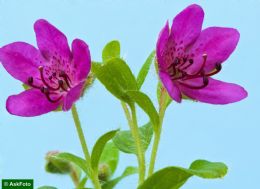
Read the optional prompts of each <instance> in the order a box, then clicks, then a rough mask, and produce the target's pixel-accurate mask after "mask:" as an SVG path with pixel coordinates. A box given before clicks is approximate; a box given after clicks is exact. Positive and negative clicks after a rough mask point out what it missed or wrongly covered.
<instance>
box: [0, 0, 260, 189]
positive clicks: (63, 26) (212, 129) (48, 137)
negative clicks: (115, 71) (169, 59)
mask: <svg viewBox="0 0 260 189" xmlns="http://www.w3.org/2000/svg"><path fill="white" fill-rule="evenodd" d="M192 3H198V4H200V5H201V6H202V7H203V8H204V10H205V13H206V15H205V22H204V28H205V27H208V26H228V27H235V28H238V30H239V31H240V33H241V40H240V42H239V45H238V47H237V49H236V51H235V53H233V55H232V56H231V57H230V58H229V60H228V61H227V62H226V63H225V64H224V66H223V71H222V72H221V73H220V74H218V75H217V77H216V78H219V79H222V80H225V81H229V82H234V83H238V84H240V85H243V86H244V87H245V88H246V89H247V90H248V92H249V97H248V98H247V99H246V100H244V101H242V102H239V103H236V104H231V105H226V106H213V105H208V104H202V103H193V102H184V103H182V104H176V103H173V104H171V106H170V107H169V108H168V110H167V113H166V117H165V122H164V127H163V135H162V140H161V144H160V150H159V154H158V161H157V164H156V168H157V169H159V168H163V167H165V166H170V165H179V166H184V167H188V166H189V164H190V163H191V162H192V161H193V160H196V159H207V160H211V161H223V162H225V163H226V164H227V165H228V166H229V173H228V175H227V176H226V177H225V178H224V179H220V180H203V179H199V178H195V177H194V178H192V179H190V180H189V182H188V183H187V184H186V185H185V186H184V187H183V188H184V189H193V188H199V189H208V188H210V189H220V188H222V189H232V188H233V189H234V188H235V189H244V188H260V183H259V169H260V161H259V160H260V149H259V143H260V137H259V135H260V124H259V122H260V116H259V113H260V112H259V108H258V107H259V105H260V98H259V96H260V90H259V87H260V86H259V70H260V63H259V61H260V60H259V57H258V56H259V44H260V38H259V34H260V24H259V18H260V12H259V7H260V1H258V0H248V1H244V0H219V1H213V0H211V1H191V0H182V1H177V0H176V1H172V0H157V1H155V0H143V1H140V0H132V1H126V0H125V1H123V0H96V1H95V0H88V1H84V0H75V1H72V0H60V1H58V0H42V1H34V0H27V1H18V0H0V46H2V45H5V44H8V43H11V42H14V41H26V42H28V43H31V44H34V45H35V44H36V42H35V35H34V31H33V23H34V22H35V21H36V20H37V19H39V18H45V19H47V20H49V21H50V22H51V23H53V24H54V25H56V26H57V27H58V28H59V29H60V30H62V31H63V32H64V33H65V34H66V35H67V37H68V39H69V41H70V42H71V41H72V40H73V39H74V38H81V39H84V40H85V41H86V42H87V43H88V44H89V46H90V49H91V54H92V58H93V60H100V59H101V50H102V48H103V46H104V45H105V44H106V43H107V42H108V41H110V40H113V39H118V40H120V42H121V46H122V55H123V56H124V57H125V58H126V60H127V61H128V64H129V66H130V67H131V68H132V70H133V72H134V73H135V74H137V73H138V70H139V69H140V67H141V65H142V63H143V62H144V60H145V59H146V57H147V56H148V54H149V53H150V52H151V51H152V50H153V49H154V47H155V43H156V40H157V35H158V33H159V31H160V30H161V28H162V26H163V25H164V23H165V21H166V20H167V19H169V20H172V18H173V17H174V16H175V15H176V14H177V13H178V12H179V11H181V10H182V9H183V8H185V7H186V6H187V5H189V4H192ZM156 82H157V78H156V75H155V70H154V69H152V70H151V71H150V73H149V76H148V78H147V80H146V83H145V85H144V88H143V91H145V92H147V93H148V94H149V95H150V96H151V98H152V99H153V100H154V101H155V100H156V97H155V88H156ZM0 83H1V84H0V178H34V180H35V185H36V186H40V185H45V184H46V185H53V186H57V187H58V188H60V189H68V188H72V183H71V181H70V179H69V178H68V177H66V176H55V175H51V174H47V173H46V172H45V171H44V163H45V162H44V156H45V153H46V152H47V151H49V150H60V151H68V152H72V153H75V154H78V155H82V151H81V147H80V143H79V140H78V138H77V134H76V130H75V128H74V125H73V120H72V117H71V114H70V112H66V113H50V114H47V115H44V116H40V117H35V118H21V117H14V116H11V115H9V114H8V113H7V112H6V110H5V100H6V98H7V97H8V96H9V95H11V94H16V93H19V92H21V91H22V90H23V89H22V87H21V83H20V82H19V81H16V80H15V79H13V78H12V77H11V76H9V75H8V74H7V73H6V71H5V70H4V69H3V68H2V67H0ZM77 105H78V109H79V113H80V118H81V121H82V124H83V127H84V131H85V134H86V136H87V141H88V143H89V145H90V146H93V144H94V142H95V140H96V139H97V138H98V136H100V135H101V134H103V133H105V132H106V131H109V130H111V129H115V128H118V127H120V128H122V129H127V125H126V120H125V118H124V116H123V111H122V110H121V107H120V103H119V102H118V101H117V100H116V99H115V98H114V97H113V96H112V95H110V94H109V93H108V92H107V91H106V90H105V89H104V87H103V86H102V85H101V84H100V83H99V82H96V83H95V85H94V86H93V87H92V88H91V90H90V91H89V93H88V94H87V95H86V96H85V97H84V99H83V100H80V101H79V102H78V103H77ZM138 114H139V117H140V120H139V122H140V124H142V123H145V122H146V121H147V117H146V115H145V114H143V113H142V112H141V111H139V112H138ZM149 154H150V151H148V152H147V155H149ZM128 165H135V157H134V156H133V155H126V154H121V157H120V165H119V168H118V170H117V172H116V173H117V174H120V173H121V172H122V171H123V168H124V167H125V166H128ZM136 182H137V176H131V177H129V178H127V179H125V180H124V181H122V182H121V183H120V184H119V185H118V186H117V187H116V188H117V189H120V188H125V189H133V188H135V183H136Z"/></svg>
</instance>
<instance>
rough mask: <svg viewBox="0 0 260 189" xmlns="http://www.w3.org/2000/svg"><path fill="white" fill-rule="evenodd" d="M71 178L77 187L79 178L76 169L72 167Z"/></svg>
mask: <svg viewBox="0 0 260 189" xmlns="http://www.w3.org/2000/svg"><path fill="white" fill-rule="evenodd" d="M70 177H71V180H72V181H73V183H74V185H75V187H76V188H77V187H78V185H79V182H80V181H79V179H80V178H78V175H77V172H76V170H75V169H74V168H73V169H72V170H71V173H70Z"/></svg>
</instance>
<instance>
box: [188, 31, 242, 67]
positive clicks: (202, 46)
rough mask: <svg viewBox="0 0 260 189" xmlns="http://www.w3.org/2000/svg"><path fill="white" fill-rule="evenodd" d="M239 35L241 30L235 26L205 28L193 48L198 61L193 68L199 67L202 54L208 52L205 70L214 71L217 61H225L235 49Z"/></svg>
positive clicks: (195, 58)
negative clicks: (234, 27)
mask: <svg viewBox="0 0 260 189" xmlns="http://www.w3.org/2000/svg"><path fill="white" fill-rule="evenodd" d="M239 36H240V35H239V32H238V31H237V30H236V29H233V28H221V27H210V28H207V29H205V30H203V31H202V32H201V34H200V36H199V38H198V39H197V41H196V42H195V43H194V45H193V47H192V50H191V52H194V54H195V57H194V62H195V63H196V64H194V66H193V67H192V69H193V70H196V69H199V67H200V65H201V63H202V55H203V54H207V62H206V65H205V67H204V70H205V71H206V72H209V71H212V70H213V69H214V68H215V67H216V63H223V62H224V61H225V60H226V59H228V57H229V56H230V55H231V53H232V52H233V51H234V50H235V48H236V46H237V43H238V41H239Z"/></svg>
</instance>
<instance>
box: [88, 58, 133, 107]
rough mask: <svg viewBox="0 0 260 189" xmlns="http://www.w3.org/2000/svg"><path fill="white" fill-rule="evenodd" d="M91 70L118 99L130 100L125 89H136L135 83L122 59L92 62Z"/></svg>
mask: <svg viewBox="0 0 260 189" xmlns="http://www.w3.org/2000/svg"><path fill="white" fill-rule="evenodd" d="M92 71H93V72H94V74H95V75H96V77H97V78H98V80H99V81H100V82H101V83H102V84H103V85H104V86H105V87H106V89H107V90H108V91H109V92H111V93H112V94H113V95H114V96H116V97H117V98H119V99H120V100H123V101H125V102H127V103H129V102H130V98H129V97H128V96H127V95H126V91H129V90H137V83H136V80H135V77H134V75H133V73H132V71H131V70H130V68H129V67H128V65H127V64H126V63H125V61H124V60H122V59H120V58H112V59H110V60H109V61H108V62H106V63H105V64H97V63H94V64H92Z"/></svg>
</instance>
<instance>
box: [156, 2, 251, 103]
mask: <svg viewBox="0 0 260 189" xmlns="http://www.w3.org/2000/svg"><path fill="white" fill-rule="evenodd" d="M203 18H204V12H203V9H202V8H201V7H200V6H198V5H191V6H189V7H187V8H186V9H185V10H183V11H182V12H181V13H179V14H178V15H177V16H176V17H175V18H174V20H173V23H172V27H171V29H169V24H168V22H167V23H166V25H165V27H164V28H163V29H162V31H161V33H160V35H159V39H158V41H157V48H156V56H157V61H158V68H159V76H160V79H161V81H162V83H163V85H164V86H165V88H166V89H167V91H168V93H169V95H170V96H171V98H173V99H174V100H175V101H177V102H181V99H182V95H185V96H188V97H189V98H191V99H194V100H197V101H200V102H205V103H210V104H228V103H232V102H237V101H240V100H242V99H244V98H245V97H247V92H246V91H245V90H244V88H243V87H241V86H239V85H236V84H232V83H226V82H223V81H219V80H216V79H213V78H211V76H213V75H215V74H217V73H218V72H220V70H221V67H222V66H221V64H222V63H223V62H224V61H225V60H226V59H227V58H228V57H229V56H230V54H231V53H232V52H233V51H234V50H235V48H236V46H237V43H238V41H239V32H238V31H237V30H236V29H233V28H223V27H209V28H206V29H204V30H202V31H201V28H202V22H203Z"/></svg>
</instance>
